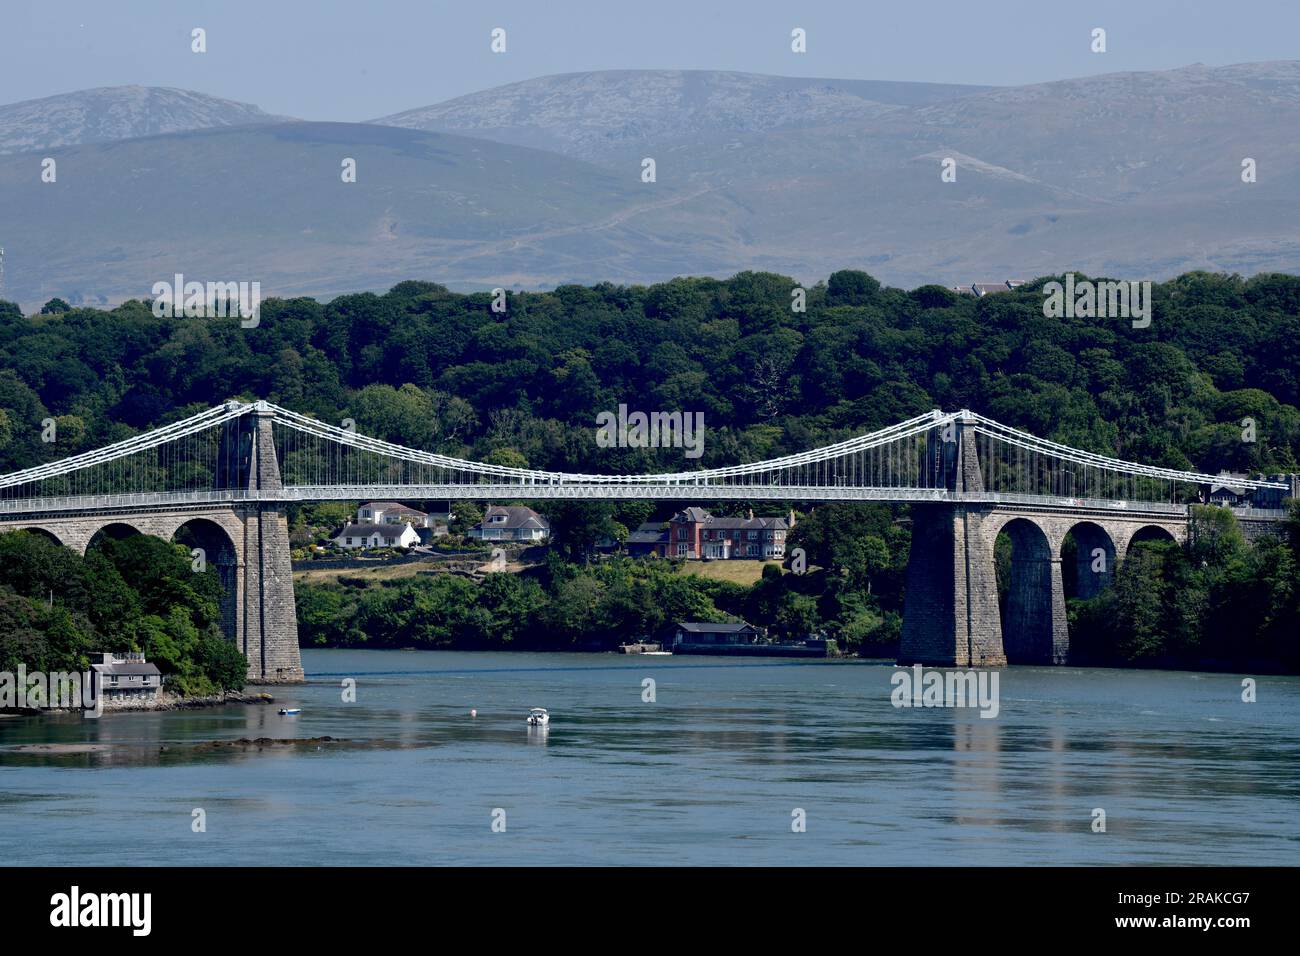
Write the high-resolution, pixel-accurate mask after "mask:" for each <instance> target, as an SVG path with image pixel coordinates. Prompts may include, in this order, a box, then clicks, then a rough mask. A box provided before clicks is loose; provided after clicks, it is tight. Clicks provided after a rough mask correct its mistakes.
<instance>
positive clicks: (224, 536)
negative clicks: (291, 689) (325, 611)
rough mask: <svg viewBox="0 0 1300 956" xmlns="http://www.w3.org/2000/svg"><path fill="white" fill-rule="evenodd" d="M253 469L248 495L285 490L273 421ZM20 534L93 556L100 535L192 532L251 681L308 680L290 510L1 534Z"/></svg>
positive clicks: (98, 521)
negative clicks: (213, 575) (216, 582)
mask: <svg viewBox="0 0 1300 956" xmlns="http://www.w3.org/2000/svg"><path fill="white" fill-rule="evenodd" d="M254 414H258V413H254ZM246 471H247V490H248V491H256V492H258V493H259V494H261V493H267V494H271V495H273V494H274V493H275V492H277V491H278V490H279V489H280V470H279V467H278V465H277V463H276V457H275V444H274V441H273V439H272V435H271V422H270V418H269V416H265V415H261V416H260V418H259V420H258V421H257V424H256V429H255V432H254V440H253V441H252V443H251V448H250V460H249V462H248V467H247V469H246ZM19 528H22V529H26V530H29V531H34V532H37V533H40V534H45V535H48V536H49V537H51V538H53V539H54V540H55V541H58V542H59V543H60V544H63V545H65V546H66V547H69V548H72V549H73V550H75V551H77V552H78V553H79V554H85V553H86V550H87V549H88V548H89V547H90V544H91V541H92V540H93V539H94V538H95V537H96V536H97V535H100V534H106V535H109V536H113V537H124V536H126V535H128V534H131V533H137V532H138V533H139V534H147V535H154V536H156V537H159V538H164V539H166V540H168V541H171V540H174V539H175V538H176V537H177V535H178V534H179V533H181V532H182V530H184V532H185V535H184V536H185V537H186V539H187V541H188V542H189V543H191V544H192V545H193V546H194V547H198V548H202V549H203V552H204V560H205V561H207V562H209V563H213V564H215V565H216V568H217V573H218V575H219V576H220V579H221V584H222V602H221V623H222V629H223V631H224V632H225V634H226V636H227V637H229V638H230V639H231V640H233V641H234V642H235V645H236V646H237V647H238V648H239V649H240V650H241V651H242V652H243V653H244V655H245V656H246V657H247V658H248V680H249V681H250V682H253V683H288V682H296V681H301V680H302V679H303V670H302V659H301V656H300V655H299V653H298V621H297V616H296V612H295V608H294V599H293V569H292V567H291V564H290V558H289V527H288V522H287V521H286V519H285V510H284V505H283V504H278V503H269V502H260V501H249V502H248V503H244V504H241V503H235V504H213V505H194V504H189V505H184V506H177V507H170V506H167V505H160V506H159V507H157V508H156V509H153V510H150V511H149V512H147V513H142V512H140V511H139V510H138V509H131V508H123V509H121V510H118V511H116V513H115V511H114V509H111V508H104V507H102V506H99V507H88V508H86V509H84V510H82V511H81V512H75V511H74V512H63V513H57V514H50V513H47V514H41V515H33V516H31V517H30V518H26V519H24V518H22V517H14V518H10V517H6V518H5V519H4V520H2V521H0V530H11V529H19Z"/></svg>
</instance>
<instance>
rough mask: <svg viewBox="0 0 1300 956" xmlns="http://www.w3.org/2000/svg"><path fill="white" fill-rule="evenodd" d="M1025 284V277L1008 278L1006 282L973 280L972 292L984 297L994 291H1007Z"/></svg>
mask: <svg viewBox="0 0 1300 956" xmlns="http://www.w3.org/2000/svg"><path fill="white" fill-rule="evenodd" d="M1024 284H1025V280H1024V279H1007V280H1006V281H1005V282H972V283H971V284H970V292H971V294H972V295H975V296H980V297H982V296H986V295H989V294H991V293H994V292H1006V291H1008V290H1010V289H1014V288H1016V287H1017V286H1022V285H1024ZM963 291H964V290H963Z"/></svg>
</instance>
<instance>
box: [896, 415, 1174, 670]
mask: <svg viewBox="0 0 1300 956" xmlns="http://www.w3.org/2000/svg"><path fill="white" fill-rule="evenodd" d="M952 454H954V455H955V456H956V459H957V462H956V467H955V468H954V469H953V471H952V474H953V479H952V482H953V484H952V489H951V490H952V491H953V492H954V493H955V497H957V498H959V499H961V498H965V499H966V501H958V502H957V503H946V502H945V503H935V504H916V505H913V506H912V546H911V553H910V558H909V561H908V567H907V590H906V596H905V603H904V613H903V635H902V642H901V645H900V647H899V663H900V664H933V665H936V666H958V667H1001V666H1003V665H1005V664H1008V663H1012V664H1063V663H1065V661H1066V658H1067V656H1068V653H1069V646H1070V639H1069V633H1068V630H1067V624H1066V616H1065V586H1064V574H1063V573H1062V567H1061V562H1062V549H1063V547H1064V544H1065V539H1066V536H1067V535H1070V536H1071V537H1072V538H1073V539H1074V543H1075V545H1076V548H1075V562H1076V564H1075V568H1074V572H1075V580H1076V581H1077V585H1078V596H1079V597H1085V598H1086V597H1093V596H1095V595H1096V594H1097V593H1098V592H1099V591H1100V590H1102V589H1103V588H1105V587H1108V586H1109V585H1110V583H1111V582H1112V581H1113V580H1114V574H1115V569H1116V567H1117V566H1118V565H1119V564H1120V563H1121V562H1122V561H1123V560H1124V558H1125V557H1126V555H1127V554H1128V549H1129V546H1130V545H1132V544H1133V543H1134V542H1135V541H1141V540H1146V539H1150V538H1167V539H1170V540H1174V541H1179V542H1182V541H1183V540H1184V539H1185V538H1186V536H1187V517H1186V514H1185V513H1181V514H1180V513H1177V512H1174V513H1171V512H1169V511H1164V510H1156V509H1154V508H1146V509H1144V508H1143V507H1142V506H1141V505H1137V504H1134V506H1133V507H1132V508H1127V507H1126V508H1123V509H1120V508H1118V507H1106V506H1092V507H1089V506H1088V505H1087V504H1085V503H1082V502H1081V503H1079V504H1077V505H1073V506H1071V507H1070V508H1069V509H1068V510H1063V509H1062V508H1061V507H1059V506H1045V505H1040V506H1035V505H1033V504H1016V503H1003V502H997V501H992V502H991V501H990V500H989V498H990V497H992V496H989V495H988V494H986V492H985V489H984V487H983V479H982V476H981V472H980V469H979V466H978V461H977V459H976V453H975V445H974V441H973V436H972V435H971V434H970V433H969V432H963V433H962V434H961V436H960V439H959V440H958V441H957V442H956V443H953V447H952ZM1000 532H1005V533H1006V534H1007V536H1008V538H1010V540H1011V546H1012V554H1011V580H1010V582H1009V587H1008V594H1007V605H1008V606H1007V608H1006V613H1005V618H1004V615H1003V614H1002V609H1001V608H1000V606H999V602H998V581H997V564H996V560H995V548H996V544H997V539H998V534H999V533H1000ZM1004 620H1005V628H1004V626H1003V625H1004Z"/></svg>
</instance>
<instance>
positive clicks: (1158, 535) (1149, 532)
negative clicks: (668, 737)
mask: <svg viewBox="0 0 1300 956" xmlns="http://www.w3.org/2000/svg"><path fill="white" fill-rule="evenodd" d="M1142 541H1173V542H1174V543H1175V544H1176V543H1177V542H1178V537H1177V535H1175V534H1174V533H1173V532H1172V531H1170V530H1169V529H1168V528H1166V527H1164V526H1163V525H1158V524H1144V525H1142V527H1140V528H1138V529H1137V530H1136V531H1134V532H1133V534H1132V535H1130V536H1129V539H1128V544H1129V547H1132V546H1133V545H1135V544H1138V543H1140V542H1142Z"/></svg>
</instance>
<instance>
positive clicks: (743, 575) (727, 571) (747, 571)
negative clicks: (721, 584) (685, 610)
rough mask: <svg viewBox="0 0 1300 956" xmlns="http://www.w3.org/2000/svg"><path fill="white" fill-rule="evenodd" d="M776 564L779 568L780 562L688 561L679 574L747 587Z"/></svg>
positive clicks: (684, 563)
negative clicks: (770, 566)
mask: <svg viewBox="0 0 1300 956" xmlns="http://www.w3.org/2000/svg"><path fill="white" fill-rule="evenodd" d="M769 564H774V565H776V566H777V567H778V568H779V567H780V566H781V562H780V561H686V562H683V564H682V567H681V570H680V571H679V572H678V573H679V574H694V575H697V576H699V577H702V578H709V579H710V580H713V581H730V582H732V583H733V584H743V585H745V586H746V587H748V586H750V585H752V584H754V582H756V581H757V580H758V579H759V578H761V577H762V576H763V568H765V567H766V566H767V565H769Z"/></svg>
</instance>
